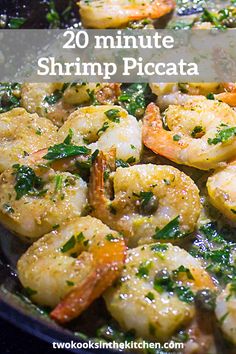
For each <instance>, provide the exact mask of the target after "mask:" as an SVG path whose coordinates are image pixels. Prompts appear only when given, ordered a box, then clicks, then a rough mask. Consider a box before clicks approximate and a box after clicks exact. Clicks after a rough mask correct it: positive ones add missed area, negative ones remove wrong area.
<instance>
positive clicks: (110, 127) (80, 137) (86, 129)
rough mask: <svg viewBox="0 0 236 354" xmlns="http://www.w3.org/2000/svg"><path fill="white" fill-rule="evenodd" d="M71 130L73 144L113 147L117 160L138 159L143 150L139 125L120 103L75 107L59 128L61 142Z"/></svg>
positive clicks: (91, 146)
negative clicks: (115, 104) (117, 104)
mask: <svg viewBox="0 0 236 354" xmlns="http://www.w3.org/2000/svg"><path fill="white" fill-rule="evenodd" d="M69 131H71V132H72V140H71V141H72V143H74V144H76V145H86V146H87V147H88V148H89V149H91V150H92V151H95V150H96V149H99V150H102V151H110V149H112V148H116V154H117V159H122V160H124V161H127V160H130V159H132V160H133V162H138V161H139V160H140V154H141V150H142V132H141V125H140V123H139V122H137V120H136V118H135V117H133V116H131V115H129V114H128V113H127V111H126V110H124V109H123V108H121V107H120V106H112V105H103V106H89V107H83V108H79V109H77V110H76V111H75V112H74V113H72V114H71V115H70V117H69V119H68V120H67V122H66V123H65V124H64V125H63V126H62V127H61V128H60V129H59V132H58V137H59V140H61V141H63V140H64V139H65V138H66V136H67V135H68V134H69Z"/></svg>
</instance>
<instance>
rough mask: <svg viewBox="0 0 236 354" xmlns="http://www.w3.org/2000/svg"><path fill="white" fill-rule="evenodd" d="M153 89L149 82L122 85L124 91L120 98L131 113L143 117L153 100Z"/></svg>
mask: <svg viewBox="0 0 236 354" xmlns="http://www.w3.org/2000/svg"><path fill="white" fill-rule="evenodd" d="M151 96H152V93H151V90H150V87H149V85H148V84H147V83H142V84H141V83H135V84H129V85H122V93H121V95H120V96H119V98H118V100H119V103H120V104H121V106H122V107H124V108H125V109H126V110H127V111H128V113H129V114H132V115H134V116H135V117H137V118H141V117H142V116H143V114H144V111H145V108H146V107H147V105H148V103H149V102H151Z"/></svg>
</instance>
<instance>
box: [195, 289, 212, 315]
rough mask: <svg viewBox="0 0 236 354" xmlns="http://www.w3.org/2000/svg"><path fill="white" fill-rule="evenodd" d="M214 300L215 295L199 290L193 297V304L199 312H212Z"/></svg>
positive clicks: (206, 290) (205, 290) (209, 291)
mask: <svg viewBox="0 0 236 354" xmlns="http://www.w3.org/2000/svg"><path fill="white" fill-rule="evenodd" d="M215 300H216V294H215V293H214V292H212V291H211V290H209V289H202V290H199V291H198V292H197V293H196V296H195V303H196V305H197V307H199V308H200V309H201V310H207V311H213V310H214V309H215Z"/></svg>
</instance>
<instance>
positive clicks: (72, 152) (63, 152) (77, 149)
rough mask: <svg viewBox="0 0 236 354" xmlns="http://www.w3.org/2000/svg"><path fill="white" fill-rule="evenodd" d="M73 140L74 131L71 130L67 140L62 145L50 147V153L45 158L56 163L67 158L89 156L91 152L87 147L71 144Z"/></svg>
mask: <svg viewBox="0 0 236 354" xmlns="http://www.w3.org/2000/svg"><path fill="white" fill-rule="evenodd" d="M71 140H72V130H71V129H70V131H69V134H68V136H67V137H66V138H65V140H64V142H63V143H61V144H56V145H53V146H50V147H49V149H48V152H47V154H46V155H45V156H43V158H44V159H45V160H49V161H55V160H60V159H64V158H66V157H72V156H78V155H88V154H90V153H91V150H90V149H88V148H87V147H86V146H77V145H73V144H71Z"/></svg>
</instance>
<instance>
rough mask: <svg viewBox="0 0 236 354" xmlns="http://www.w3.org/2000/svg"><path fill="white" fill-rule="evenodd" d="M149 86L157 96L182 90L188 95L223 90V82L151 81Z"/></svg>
mask: <svg viewBox="0 0 236 354" xmlns="http://www.w3.org/2000/svg"><path fill="white" fill-rule="evenodd" d="M150 88H151V90H152V92H153V93H155V95H157V96H160V95H161V96H162V95H167V94H171V93H173V92H178V91H179V92H182V93H185V94H188V95H204V96H206V95H208V94H209V93H219V92H222V91H223V84H221V83H217V82H197V83H196V82H189V83H152V84H150Z"/></svg>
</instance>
